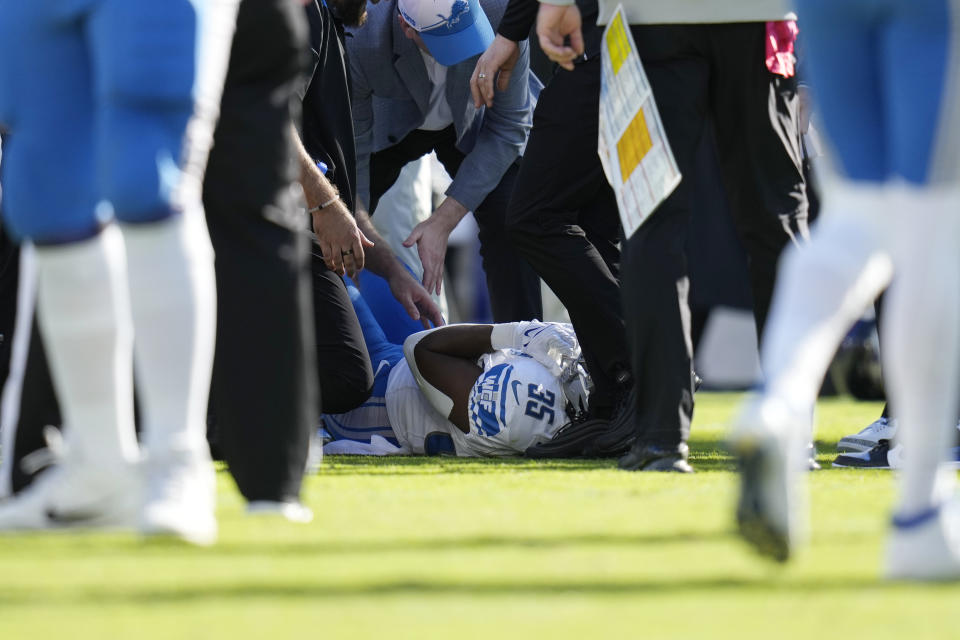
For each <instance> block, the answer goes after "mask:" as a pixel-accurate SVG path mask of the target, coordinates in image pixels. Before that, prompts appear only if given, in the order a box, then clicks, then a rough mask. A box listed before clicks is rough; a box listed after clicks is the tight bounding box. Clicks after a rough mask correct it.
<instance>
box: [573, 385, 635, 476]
mask: <svg viewBox="0 0 960 640" xmlns="http://www.w3.org/2000/svg"><path fill="white" fill-rule="evenodd" d="M638 437H640V427H639V425H638V424H637V392H636V388H635V387H633V386H631V387H630V390H629V391H628V392H627V393H624V394H622V395H621V396H620V397H619V398H618V400H617V406H616V407H615V408H614V410H613V415H612V416H611V417H610V424H609V425H608V426H607V429H606V431H604V432H602V433H599V434H598V435H597V437H596V438H595V439H594V440H593V442H588V443H587V444H586V446H585V447H584V455H585V456H586V457H588V458H615V457H617V456H621V455H623V454H624V453H626V452H627V451H628V450H629V449H630V445H632V444H633V443H634V442H635V441H636V439H637V438H638Z"/></svg>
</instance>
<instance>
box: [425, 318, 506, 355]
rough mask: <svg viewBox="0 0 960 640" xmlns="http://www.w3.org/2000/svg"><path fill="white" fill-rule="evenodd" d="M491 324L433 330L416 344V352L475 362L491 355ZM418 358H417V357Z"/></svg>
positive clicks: (455, 325) (451, 326) (457, 325)
mask: <svg viewBox="0 0 960 640" xmlns="http://www.w3.org/2000/svg"><path fill="white" fill-rule="evenodd" d="M492 330H493V325H491V324H453V325H447V326H445V327H440V328H439V329H434V330H433V331H431V332H430V333H429V334H427V335H426V336H424V338H423V339H422V340H421V341H420V342H419V343H417V351H416V353H417V354H419V353H420V350H421V349H422V350H424V351H429V352H433V353H441V354H444V355H447V356H452V357H455V358H463V359H465V360H470V361H476V359H477V358H479V357H480V356H481V355H483V354H485V353H491V352H492V351H493V350H494V349H493V347H492V346H491V345H490V333H491V331H492ZM418 357H419V356H418Z"/></svg>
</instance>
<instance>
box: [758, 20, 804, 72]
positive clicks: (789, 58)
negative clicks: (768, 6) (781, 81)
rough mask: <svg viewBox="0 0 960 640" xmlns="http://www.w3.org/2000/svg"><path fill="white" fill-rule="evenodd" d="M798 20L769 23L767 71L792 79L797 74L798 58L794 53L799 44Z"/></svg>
mask: <svg viewBox="0 0 960 640" xmlns="http://www.w3.org/2000/svg"><path fill="white" fill-rule="evenodd" d="M798 33H800V29H798V28H797V22H796V20H779V21H777V22H768V23H767V58H766V60H767V69H769V70H770V73H775V74H777V75H779V76H783V77H784V78H792V77H793V76H794V75H795V74H796V72H797V57H796V56H795V55H794V53H793V47H794V44H795V43H796V42H797V34H798Z"/></svg>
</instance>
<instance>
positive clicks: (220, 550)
mask: <svg viewBox="0 0 960 640" xmlns="http://www.w3.org/2000/svg"><path fill="white" fill-rule="evenodd" d="M731 537H732V535H731V533H730V532H728V531H696V532H693V531H691V532H669V533H668V532H664V533H638V534H636V535H605V534H585V535H578V536H563V537H546V536H529V537H518V536H466V537H462V538H418V539H415V540H383V539H378V540H364V541H356V542H354V541H348V540H335V541H329V542H324V541H321V542H317V543H303V542H297V543H291V544H270V543H266V544H264V543H256V542H244V543H221V544H219V545H217V546H216V547H215V548H214V549H213V550H211V551H210V553H211V554H215V555H228V556H232V555H251V556H259V555H270V556H275V555H297V556H301V555H302V556H306V555H342V554H346V553H360V554H364V555H368V554H379V553H396V552H407V551H410V552H416V553H421V552H424V551H427V552H437V551H449V550H457V551H476V550H484V549H498V550H509V549H516V548H521V549H543V550H553V549H562V548H566V547H594V546H595V547H607V546H643V545H654V544H672V543H690V542H708V541H711V540H720V539H724V538H731Z"/></svg>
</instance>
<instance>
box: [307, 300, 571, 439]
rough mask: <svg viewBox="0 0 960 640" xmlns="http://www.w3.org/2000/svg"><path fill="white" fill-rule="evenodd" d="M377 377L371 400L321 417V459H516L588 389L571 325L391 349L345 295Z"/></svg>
mask: <svg viewBox="0 0 960 640" xmlns="http://www.w3.org/2000/svg"><path fill="white" fill-rule="evenodd" d="M348 289H349V291H350V297H351V299H352V301H353V305H354V308H355V309H356V311H357V316H358V317H359V319H360V326H361V327H362V328H363V335H364V340H365V341H366V344H367V349H368V351H369V352H370V358H371V360H372V362H373V366H374V370H375V371H376V372H377V373H376V382H375V384H374V390H373V394H372V395H371V397H370V399H369V400H368V401H367V402H366V403H364V404H363V405H362V406H361V407H359V408H357V409H354V410H353V411H350V412H348V413H345V414H338V415H324V417H323V420H324V426H325V428H326V430H327V432H328V433H329V434H330V436H332V438H333V440H332V441H331V442H329V443H327V445H326V446H324V453H327V454H368V455H402V454H406V455H437V454H441V453H443V454H449V455H458V456H515V455H522V453H523V451H524V450H525V449H526V448H527V447H530V446H532V445H535V444H538V443H541V442H546V441H548V440H550V439H551V438H552V437H553V436H554V434H556V433H557V431H558V430H559V429H560V428H561V427H562V426H564V425H565V424H567V423H568V422H570V421H571V420H572V419H573V418H574V417H577V416H580V415H582V414H584V413H585V412H586V409H587V387H588V384H589V380H588V378H587V376H586V373H585V370H584V368H583V366H582V364H581V360H580V355H581V354H580V345H579V343H578V342H577V337H576V335H575V334H574V332H573V329H572V327H571V326H570V325H567V324H560V323H552V322H539V321H532V322H513V323H507V324H498V325H490V324H461V325H448V326H444V327H440V328H436V329H430V330H429V331H421V332H419V333H414V334H412V335H410V336H408V337H407V338H406V340H405V341H404V344H403V346H402V347H401V346H400V345H398V344H393V343H391V342H390V341H388V340H387V338H386V336H385V335H384V332H383V330H382V328H381V327H380V325H379V324H378V323H377V321H376V319H375V318H374V316H373V314H372V312H371V311H370V309H369V308H368V307H367V305H366V303H365V301H364V300H363V298H362V297H361V296H360V292H359V291H358V290H357V289H356V288H354V287H352V286H351V287H348Z"/></svg>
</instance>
